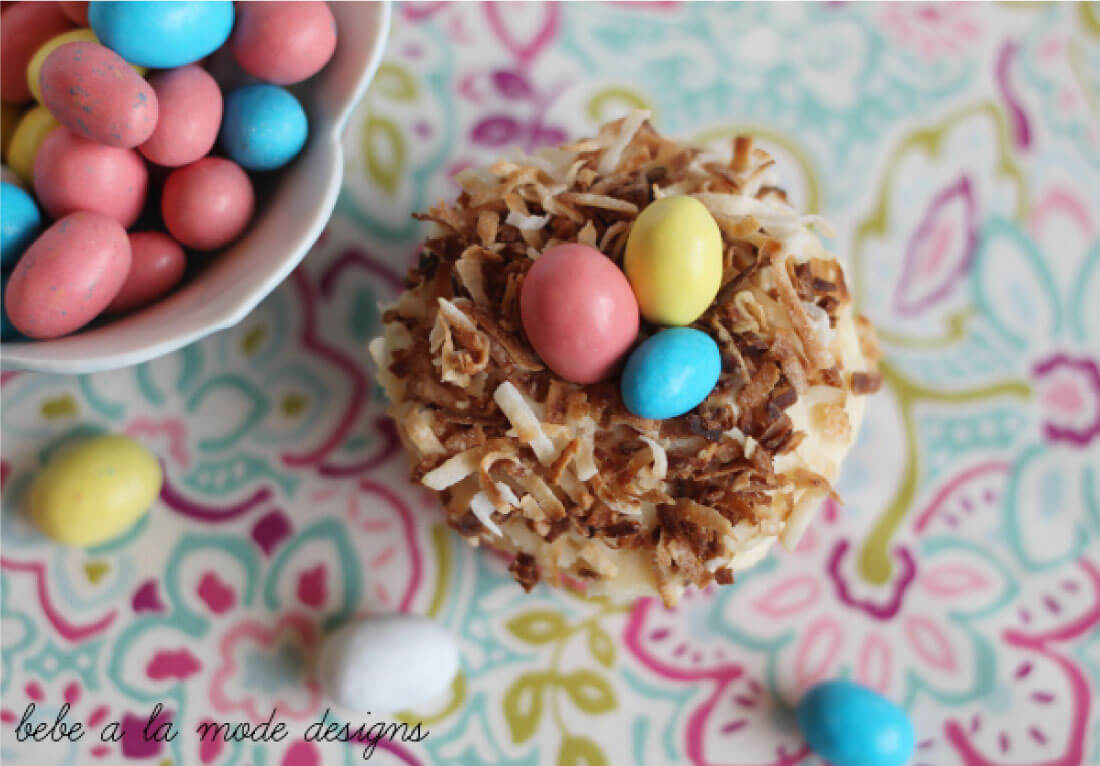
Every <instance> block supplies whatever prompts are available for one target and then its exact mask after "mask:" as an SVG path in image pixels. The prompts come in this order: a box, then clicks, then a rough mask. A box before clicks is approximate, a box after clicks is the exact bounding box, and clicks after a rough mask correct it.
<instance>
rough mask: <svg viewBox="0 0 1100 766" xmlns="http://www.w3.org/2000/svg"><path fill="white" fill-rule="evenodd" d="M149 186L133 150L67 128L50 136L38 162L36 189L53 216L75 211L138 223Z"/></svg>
mask: <svg viewBox="0 0 1100 766" xmlns="http://www.w3.org/2000/svg"><path fill="white" fill-rule="evenodd" d="M148 185H149V172H148V170H147V169H146V167H145V163H144V162H142V160H141V157H140V156H139V155H138V153H137V152H135V151H134V150H133V149H120V148H118V147H114V146H106V145H104V144H100V143H96V142H95V141H89V140H88V139H85V138H81V137H80V136H77V135H75V134H73V133H70V132H69V131H68V130H66V129H65V128H64V127H61V128H58V129H57V130H54V131H53V132H51V133H50V134H49V135H48V136H46V140H45V141H43V142H42V146H41V147H40V148H39V150H38V156H37V157H36V158H35V161H34V192H35V195H36V196H37V197H38V201H39V202H40V203H41V204H42V207H43V208H44V209H45V211H46V213H47V215H49V216H50V218H61V217H62V216H64V215H68V214H69V213H72V212H73V211H76V210H90V211H93V212H96V213H102V214H103V215H107V216H110V217H111V218H114V219H115V220H116V221H118V222H119V223H120V224H122V225H123V227H125V228H129V227H131V226H133V225H134V221H136V220H137V217H138V214H140V213H141V208H142V205H144V204H145V194H146V191H147V189H148Z"/></svg>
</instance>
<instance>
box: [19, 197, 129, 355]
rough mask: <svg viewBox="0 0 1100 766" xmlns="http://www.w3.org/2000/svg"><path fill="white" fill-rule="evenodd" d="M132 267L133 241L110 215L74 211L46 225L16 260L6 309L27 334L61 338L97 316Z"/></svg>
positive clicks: (34, 336)
mask: <svg viewBox="0 0 1100 766" xmlns="http://www.w3.org/2000/svg"><path fill="white" fill-rule="evenodd" d="M129 270H130V243H129V241H128V240H127V239H126V232H125V230H123V228H122V227H121V226H120V225H119V224H118V221H115V220H114V219H112V218H108V217H107V216H104V215H100V214H99V213H89V212H83V211H82V212H79V213H72V214H71V215H67V216H65V217H64V218H62V219H61V220H60V221H57V222H56V223H55V224H54V225H53V226H51V227H50V228H48V229H46V231H45V232H43V233H42V235H41V236H40V237H39V238H38V239H37V240H35V241H34V242H33V243H32V244H31V246H30V247H29V248H27V251H26V252H25V253H23V256H22V257H21V258H20V259H19V263H18V264H16V267H15V271H13V272H12V275H11V280H10V281H9V282H8V289H7V292H5V294H4V310H5V311H7V313H8V318H9V319H11V322H12V324H14V325H15V327H16V329H18V330H19V331H20V332H21V333H23V334H24V335H26V336H28V337H31V338H57V337H59V336H62V335H67V334H68V333H70V332H72V331H74V330H76V329H79V328H80V327H83V326H84V325H85V324H87V323H88V322H90V321H92V320H93V319H95V317H96V316H97V315H99V313H100V312H101V311H103V309H104V308H106V307H107V304H109V303H110V302H111V300H112V299H114V297H115V295H116V294H117V293H118V291H119V288H120V287H122V284H123V282H124V281H125V280H126V274H127V272H129Z"/></svg>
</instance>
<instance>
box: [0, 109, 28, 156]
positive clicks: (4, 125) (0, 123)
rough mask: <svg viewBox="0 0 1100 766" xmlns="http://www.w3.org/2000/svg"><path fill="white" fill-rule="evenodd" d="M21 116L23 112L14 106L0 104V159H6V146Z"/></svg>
mask: <svg viewBox="0 0 1100 766" xmlns="http://www.w3.org/2000/svg"><path fill="white" fill-rule="evenodd" d="M22 116H23V110H22V109H20V108H19V107H18V106H16V105H15V104H9V103H7V102H6V101H5V102H0V157H3V158H4V160H7V159H8V144H10V143H11V137H12V135H14V133H15V126H16V125H18V124H19V119H20V118H21V117H22Z"/></svg>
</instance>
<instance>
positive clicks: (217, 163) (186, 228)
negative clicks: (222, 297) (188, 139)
mask: <svg viewBox="0 0 1100 766" xmlns="http://www.w3.org/2000/svg"><path fill="white" fill-rule="evenodd" d="M254 205H255V195H254V194H253V192H252V182H251V181H249V180H248V175H247V174H246V173H245V172H244V171H243V170H241V167H240V166H239V165H237V164H236V163H235V162H231V161H230V160H225V159H222V158H220V157H206V158H205V159H201V160H199V161H198V162H195V163H193V164H191V165H187V166H186V167H182V168H179V169H177V170H174V171H172V174H171V175H170V176H168V180H167V181H165V182H164V192H163V194H162V195H161V201H160V210H161V215H162V216H163V217H164V225H165V226H167V227H168V233H169V234H171V235H172V236H173V237H175V239H176V240H177V241H178V242H180V243H182V244H184V245H186V246H187V247H193V248H194V249H196V250H217V249H218V248H219V247H224V246H225V245H228V244H229V243H230V242H232V241H233V240H235V239H236V238H237V237H239V236H240V235H241V233H242V232H243V231H244V230H245V228H246V227H247V226H248V221H249V219H250V218H251V217H252V208H253V206H254Z"/></svg>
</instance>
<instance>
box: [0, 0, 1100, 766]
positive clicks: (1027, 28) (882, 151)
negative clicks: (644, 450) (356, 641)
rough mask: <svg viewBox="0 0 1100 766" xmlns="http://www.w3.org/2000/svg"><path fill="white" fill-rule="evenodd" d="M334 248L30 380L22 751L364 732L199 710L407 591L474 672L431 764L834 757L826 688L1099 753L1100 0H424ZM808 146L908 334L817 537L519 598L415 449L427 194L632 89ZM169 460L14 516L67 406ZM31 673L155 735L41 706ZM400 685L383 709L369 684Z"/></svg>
mask: <svg viewBox="0 0 1100 766" xmlns="http://www.w3.org/2000/svg"><path fill="white" fill-rule="evenodd" d="M395 19H396V20H395V25H394V30H393V34H392V38H391V40H390V42H389V46H388V51H387V55H386V59H385V63H384V64H383V66H382V68H381V70H380V71H379V73H378V77H377V79H376V81H375V82H374V84H373V86H372V87H371V89H370V92H369V93H368V94H367V96H366V98H365V99H364V101H363V103H362V104H361V106H360V107H359V109H358V110H357V112H356V114H355V116H354V118H353V120H352V122H351V125H350V128H349V131H348V135H347V141H346V147H347V183H346V186H345V189H344V191H343V195H342V197H341V200H340V203H339V206H338V209H337V213H336V216H335V217H334V218H333V220H332V223H331V225H330V226H329V228H328V230H327V232H326V234H325V235H324V237H323V239H322V240H321V242H319V243H318V245H317V247H316V248H315V250H314V252H313V253H312V254H311V255H310V256H309V257H308V258H307V259H306V261H305V263H304V264H303V266H302V267H301V268H299V269H298V270H297V271H296V272H295V273H294V274H293V276H292V277H291V278H290V279H288V280H287V282H286V283H285V284H284V285H283V286H282V287H281V288H279V289H278V290H277V291H276V292H275V293H274V294H273V295H271V296H270V297H269V298H268V299H267V300H266V301H265V302H264V303H263V304H262V305H261V306H260V307H259V308H258V309H256V311H255V312H253V314H252V315H251V316H249V317H248V318H247V319H246V320H245V321H243V322H242V323H241V324H240V325H239V326H238V327H236V328H233V329H232V330H229V331H226V332H223V333H221V334H218V335H216V336H214V337H211V338H208V339H206V340H204V341H202V342H201V343H198V344H196V345H194V346H192V347H190V348H187V349H185V350H183V351H181V352H179V353H176V354H173V355H171V356H169V357H166V358H163V359H160V360H158V361H155V362H153V363H150V364H144V365H141V366H140V367H137V368H133V369H128V370H122V371H118V372H114V373H110V374H99V375H90V376H84V377H79V378H65V377H53V376H48V375H27V374H21V375H15V374H5V375H4V378H3V389H2V394H3V463H2V469H3V517H2V518H3V527H2V534H3V549H2V553H3V561H2V577H0V586H2V618H3V623H2V633H0V635H2V640H3V668H2V676H0V678H2V682H0V683H2V687H0V688H2V692H3V705H2V708H3V709H2V720H3V725H2V731H3V736H2V753H0V754H2V757H3V760H4V762H5V763H11V764H17V763H18V764H23V763H34V764H37V765H39V766H50V765H51V764H63V763H82V764H83V763H120V762H122V761H123V760H124V759H145V760H146V761H147V762H149V763H157V764H198V763H202V764H254V765H259V764H273V765H274V764H290V765H291V766H297V765H299V764H300V765H307V764H316V763H326V764H327V763H355V762H361V748H360V747H356V746H349V745H343V744H338V743H337V744H326V745H318V744H315V743H309V742H304V741H302V740H301V738H300V737H297V736H294V737H290V738H288V739H287V740H285V741H284V742H282V743H278V744H268V745H255V744H252V743H248V742H245V743H230V744H221V745H216V744H210V743H207V744H202V745H200V743H199V742H198V740H197V738H196V736H195V735H194V734H193V731H194V727H195V726H196V725H197V724H198V723H200V722H202V721H204V720H216V721H243V720H252V721H254V722H260V721H262V720H264V719H265V718H266V717H267V715H268V713H269V712H270V711H271V709H272V708H273V707H275V706H278V710H279V719H280V720H283V721H286V722H288V724H289V725H290V726H291V729H292V731H298V732H300V731H302V730H303V729H304V728H305V727H306V726H307V725H308V723H310V722H311V721H313V720H315V719H316V718H317V717H318V716H319V715H320V714H321V712H322V711H323V709H324V707H325V701H324V699H323V697H322V695H321V693H320V690H319V687H318V684H317V682H316V680H315V676H314V673H313V671H312V669H311V658H312V657H313V656H314V654H315V649H316V648H317V646H318V643H319V641H320V639H321V637H322V635H323V634H324V633H325V631H326V630H329V629H330V628H331V627H332V626H334V625H337V624H338V623H341V622H343V621H345V620H347V619H348V618H350V617H352V616H353V615H357V614H362V613H368V612H377V611H391V610H411V611H415V612H420V613H426V614H430V615H432V616H434V617H435V618H437V619H438V620H440V621H441V622H442V623H443V624H445V625H446V626H447V627H448V628H449V629H450V630H452V631H453V632H454V634H455V635H456V636H457V637H458V640H459V644H460V647H461V652H462V672H461V675H460V677H459V678H458V679H457V680H456V682H455V683H454V685H453V687H452V688H451V690H450V692H449V693H448V694H447V696H446V698H445V699H443V700H440V701H439V702H438V704H435V705H432V706H428V707H425V708H423V709H419V710H415V711H409V712H407V713H405V714H403V716H402V717H403V718H404V719H406V720H420V721H423V722H424V726H425V728H426V729H427V730H428V731H430V735H429V736H428V738H427V739H425V740H423V741H422V742H419V743H411V742H409V743H401V742H397V743H393V744H390V743H386V742H383V743H382V744H380V745H379V748H378V750H377V751H376V752H375V754H374V756H373V758H372V760H373V761H376V762H408V763H441V764H443V763H446V764H455V763H471V764H472V763H492V764H513V763H514V764H534V763H560V764H581V763H585V764H590V765H591V764H599V763H638V764H647V765H648V764H664V763H687V762H691V763H696V764H704V763H705V764H731V765H736V766H750V765H751V766H770V765H773V764H774V765H778V764H795V763H813V762H815V761H814V760H813V759H812V758H811V757H809V756H808V755H807V750H806V748H805V746H804V744H803V742H802V740H801V739H800V737H799V735H798V732H797V729H796V727H795V726H794V725H793V721H792V715H791V712H792V708H793V706H794V704H795V703H796V700H797V698H798V695H799V692H800V690H802V689H803V688H805V687H806V686H807V685H808V684H811V683H813V682H814V681H816V680H818V679H821V678H825V677H831V676H836V675H847V676H850V677H852V678H855V679H857V680H859V681H861V682H863V683H865V684H868V685H870V686H872V687H874V688H876V689H879V690H881V691H882V692H884V693H885V694H887V695H889V696H890V697H891V698H893V699H895V700H897V701H898V702H900V703H902V704H903V705H904V706H905V707H906V708H907V709H908V710H909V712H910V714H911V715H912V717H913V720H914V722H915V724H916V728H917V732H918V740H919V746H918V750H917V754H916V756H915V759H914V763H917V764H933V765H935V766H948V765H950V764H1016V765H1019V766H1028V765H1031V764H1036V765H1037V764H1049V765H1052V766H1053V765H1059V766H1061V765H1067V766H1068V765H1070V764H1082V763H1092V764H1096V763H1100V725H1098V724H1100V713H1098V711H1097V705H1098V702H1097V699H1098V698H1100V629H1098V626H1100V542H1098V541H1100V238H1098V236H1100V235H1098V232H1100V5H1098V4H1096V3H1091V4H1062V5H1052V6H1034V5H1024V6H1010V5H1002V6H982V5H952V6H922V5H861V4H856V5H850V4H846V3H829V4H820V5H813V6H803V5H796V4H792V5H787V4H784V5H753V4H746V5H726V4H706V5H702V4H699V5H696V4H676V3H652V4H645V5H643V4H634V3H622V4H614V5H612V4H606V5H605V4H578V5H553V4H548V5H543V4H530V5H523V6H518V5H493V4H489V5H467V4H459V5H449V4H443V3H438V4H437V3H425V4H407V5H401V6H398V8H397V9H396V13H395ZM634 106H644V107H648V108H650V109H652V110H653V113H654V120H655V123H656V124H657V126H658V127H659V128H660V129H661V130H663V131H665V132H668V133H671V134H674V135H678V136H680V137H683V138H688V139H694V140H698V141H700V142H703V143H706V144H713V145H721V144H725V143H727V142H728V140H729V138H730V137H731V136H732V135H734V134H736V133H738V132H742V131H752V132H754V133H755V134H757V135H759V136H761V137H762V138H763V139H764V140H765V143H766V144H767V145H768V146H769V147H770V148H771V149H773V150H774V152H775V153H776V155H777V157H778V158H779V162H780V166H781V169H782V171H783V173H784V175H785V178H786V179H787V182H788V185H789V188H790V190H791V192H792V196H793V198H794V199H795V200H796V201H797V203H798V204H799V205H800V206H803V207H805V208H808V209H809V210H813V211H819V212H822V213H824V214H826V215H827V216H828V217H829V218H830V219H831V220H832V221H833V222H834V224H835V228H836V237H835V239H834V240H833V242H832V244H833V247H834V249H835V250H837V251H838V252H841V253H846V254H848V256H849V259H850V267H851V272H850V273H851V280H850V281H851V283H852V284H853V286H854V290H855V293H856V295H857V300H858V302H859V305H860V307H861V308H862V310H864V311H866V312H867V313H868V314H869V315H870V316H871V317H872V318H873V319H874V320H875V322H876V323H877V325H878V327H879V328H880V331H881V337H882V340H883V344H884V347H885V350H886V352H887V358H886V363H885V364H884V367H883V369H884V371H885V374H886V385H885V386H884V389H883V391H882V392H881V393H880V395H878V396H876V397H875V398H874V399H873V402H872V404H871V406H870V410H869V416H868V418H867V421H866V423H865V426H864V429H863V432H862V434H861V436H860V440H859V443H858V446H857V447H856V448H855V450H854V453H853V454H852V456H851V458H850V459H849V461H848V463H847V465H846V467H845V471H844V478H843V481H842V482H841V484H840V487H839V489H840V492H841V494H842V495H843V497H844V500H845V503H844V505H843V506H839V505H836V504H833V503H829V504H828V505H827V506H826V507H825V508H824V510H823V512H822V513H821V515H820V516H819V519H818V521H817V522H816V523H815V524H814V526H813V527H812V529H811V530H810V532H809V533H808V534H807V535H806V537H805V539H804V541H803V542H802V544H801V546H800V548H799V550H798V551H797V553H796V554H793V555H791V554H786V553H783V552H779V553H777V554H775V555H773V556H772V557H771V558H770V559H768V560H767V561H766V562H765V563H764V564H762V565H761V566H759V567H758V568H757V569H755V570H754V571H752V572H751V573H749V574H746V575H744V576H741V577H739V578H738V582H737V584H736V585H734V586H732V587H726V588H721V589H718V590H714V591H712V592H708V593H705V594H696V595H692V596H689V597H687V598H685V599H684V601H683V603H682V604H681V605H680V606H679V607H678V608H676V609H674V610H671V611H667V610H665V609H664V608H662V607H661V606H660V604H659V603H657V602H654V601H652V600H644V601H641V602H639V603H637V604H635V605H633V606H630V607H625V606H624V607H620V606H614V605H609V604H606V603H599V602H592V601H585V600H582V599H579V598H577V597H574V596H571V595H568V594H565V593H558V592H553V591H550V590H549V589H546V588H543V587H540V588H537V589H536V590H535V591H534V592H532V593H531V594H529V595H525V594H524V593H523V592H522V591H521V590H520V589H519V587H518V586H516V585H515V584H514V583H513V582H512V580H511V579H510V578H509V577H508V576H507V573H506V571H505V570H506V562H504V561H502V560H500V559H499V558H497V557H494V556H493V555H490V554H486V553H483V552H478V551H476V550H473V549H470V548H468V547H467V546H465V545H464V544H462V543H461V542H459V541H458V540H457V539H456V538H455V537H454V536H453V535H451V534H449V533H448V532H447V531H446V530H445V529H444V528H443V527H442V526H441V525H440V523H439V519H438V517H437V516H436V514H435V513H434V512H433V511H432V509H431V503H430V501H429V498H428V497H426V496H425V495H424V493H422V492H419V491H417V490H416V489H415V488H413V487H411V486H410V485H409V484H408V483H407V482H406V480H405V471H406V466H405V463H404V461H403V458H402V457H401V455H400V454H399V453H398V447H397V440H396V438H395V433H394V430H393V427H392V426H391V425H390V424H389V423H388V422H387V420H386V419H385V417H384V416H383V414H382V413H383V402H382V399H381V397H380V394H379V391H378V388H377V387H376V386H375V384H374V382H373V380H372V378H371V372H370V369H369V367H368V366H367V363H366V356H365V352H364V348H365V344H366V342H367V340H368V339H369V338H370V337H372V335H373V334H374V333H375V332H376V331H377V330H378V310H377V303H378V301H379V300H386V299H389V298H391V297H392V296H393V295H394V294H395V291H396V290H397V289H398V288H399V286H400V284H401V278H402V273H403V269H404V266H405V264H407V263H408V262H409V261H410V259H411V258H413V257H414V254H415V249H416V242H417V236H418V234H419V233H420V231H421V229H420V226H419V224H416V223H414V222H413V221H412V220H410V217H409V213H410V211H412V210H417V209H423V208H425V207H426V206H427V205H428V204H430V203H432V202H434V201H436V200H437V199H440V198H445V197H450V196H452V195H453V194H454V192H455V187H454V184H453V182H452V181H451V177H452V176H453V174H454V173H455V172H456V171H458V170H459V169H461V168H464V167H467V166H469V165H471V164H473V163H480V162H483V161H486V160H488V159H489V158H491V157H493V156H494V155H495V154H497V153H500V152H502V151H504V150H506V149H507V148H508V147H511V146H514V145H518V146H521V147H523V148H525V149H533V148H535V147H538V146H540V145H543V144H549V143H554V142H558V141H560V140H562V139H565V138H568V137H576V136H580V135H584V134H587V133H590V132H591V131H593V130H594V129H595V127H596V126H597V125H598V124H599V123H601V122H603V121H604V120H606V119H609V118H612V117H614V116H617V115H618V114H620V113H621V112H622V111H623V110H625V109H627V108H630V107H634ZM104 430H112V431H121V432H124V433H127V434H131V435H133V436H135V437H136V438H138V439H140V440H142V441H143V442H145V443H146V444H148V445H150V446H151V447H152V448H153V449H154V450H156V452H157V453H158V454H159V455H160V456H161V457H162V459H163V460H164V463H165V466H166V474H167V481H166V485H165V489H164V493H163V497H162V499H161V501H160V502H159V503H158V505H157V506H156V508H154V510H153V512H152V513H150V514H149V515H148V517H147V518H145V519H144V520H143V521H142V522H141V523H140V524H138V526H137V527H136V528H135V529H133V530H132V531H131V532H129V533H128V534H126V535H125V537H123V538H122V539H120V540H117V541H114V542H111V543H109V544H107V545H103V546H100V547H98V548H94V549H91V550H86V551H85V550H72V549H65V548H60V547H58V546H56V545H53V544H51V543H50V542H49V541H48V540H46V539H44V538H43V537H42V536H41V535H40V534H38V533H37V531H36V530H35V529H34V528H33V527H32V526H31V525H30V524H29V523H28V522H27V521H26V519H25V518H24V517H23V516H22V515H21V514H20V513H19V511H18V506H19V499H20V497H21V495H22V493H23V492H25V490H26V487H27V485H28V483H29V480H30V478H31V477H32V475H33V473H34V472H35V471H36V470H37V469H39V468H40V467H41V466H42V464H43V463H44V461H45V460H46V459H47V458H48V457H49V455H50V452H51V450H52V449H55V448H56V446H57V445H58V444H59V443H61V442H62V441H64V440H66V439H69V438H72V437H76V436H81V435H85V434H90V433H96V432H100V431H104ZM30 701H35V702H37V703H38V711H37V713H36V716H37V717H38V718H40V719H43V720H52V718H53V717H54V715H55V713H56V712H57V709H58V707H59V706H60V705H61V704H62V703H63V702H67V703H68V704H69V705H70V706H71V711H70V713H69V720H75V721H82V722H84V723H85V724H86V725H87V726H89V727H97V726H100V727H101V726H103V725H104V724H105V722H108V721H111V720H117V721H121V722H123V723H126V722H129V723H131V724H133V725H132V726H130V727H129V728H130V730H131V731H132V733H133V734H134V735H136V734H138V733H139V730H140V728H141V726H140V724H141V723H143V722H144V721H145V719H146V718H147V717H148V715H149V712H150V710H151V708H152V707H153V706H154V705H155V704H156V703H158V702H160V703H162V704H163V705H164V713H163V715H162V719H161V720H162V722H163V721H167V720H171V721H173V722H174V723H175V724H176V725H178V727H179V728H180V730H181V734H180V736H178V737H177V738H176V739H175V740H174V741H172V742H171V743H157V742H149V741H145V740H143V739H142V738H141V737H139V736H131V735H129V734H128V735H127V736H125V737H123V738H122V740H121V741H119V742H107V743H103V742H100V741H99V740H98V739H95V738H93V737H88V738H86V739H84V740H82V741H80V742H78V743H75V744H72V745H68V746H65V747H62V746H60V745H56V744H55V745H45V744H38V743H30V742H23V743H20V742H17V741H16V740H15V738H14V736H13V732H14V728H15V723H16V722H17V721H18V718H19V716H20V715H21V714H22V711H23V710H24V709H25V707H26V704H27V703H28V702H30ZM369 720H370V721H374V720H378V717H377V716H376V717H373V718H371V719H369Z"/></svg>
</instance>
